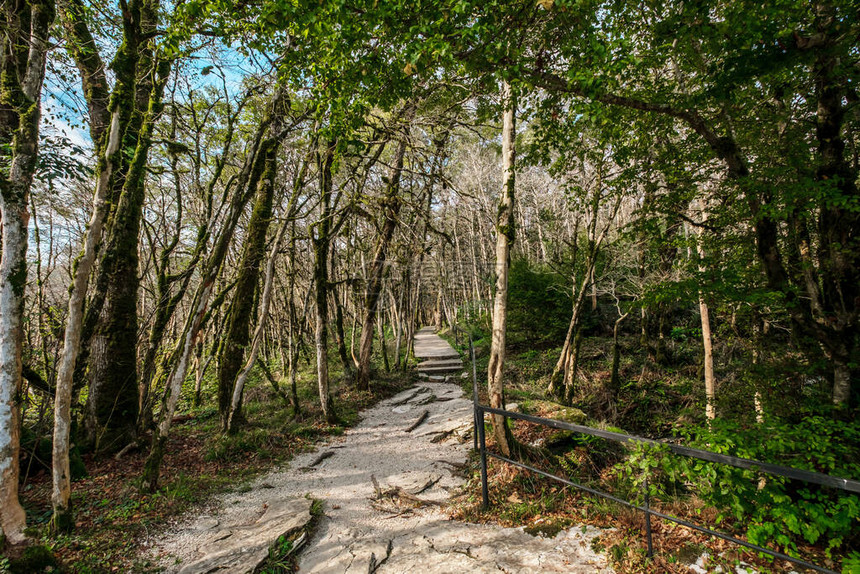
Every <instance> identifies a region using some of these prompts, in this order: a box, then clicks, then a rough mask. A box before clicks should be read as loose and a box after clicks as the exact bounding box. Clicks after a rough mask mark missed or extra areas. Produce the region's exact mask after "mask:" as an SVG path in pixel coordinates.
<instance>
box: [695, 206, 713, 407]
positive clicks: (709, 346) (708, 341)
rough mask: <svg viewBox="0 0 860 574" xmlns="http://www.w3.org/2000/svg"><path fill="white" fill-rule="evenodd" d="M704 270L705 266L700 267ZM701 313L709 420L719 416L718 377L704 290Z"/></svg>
mask: <svg viewBox="0 0 860 574" xmlns="http://www.w3.org/2000/svg"><path fill="white" fill-rule="evenodd" d="M701 206H702V222H703V223H704V222H705V221H707V219H708V214H707V211H706V209H705V204H704V202H702V204H701ZM696 235H697V236H698V237H697V238H696V251H697V253H698V255H699V259H700V260H701V259H703V258H704V257H705V248H704V246H703V245H702V230H701V228H699V229H698V231H697V233H696ZM699 269H700V270H702V271H704V267H703V266H701V264H700V267H699ZM699 314H700V315H701V317H702V350H703V352H704V370H705V416H706V417H707V419H708V420H709V421H712V420H714V419H715V418H716V417H717V412H716V407H715V406H714V402H715V399H716V379H715V377H714V351H713V339H712V337H711V317H710V313H709V311H708V304H707V302H706V301H705V298H704V296H703V295H702V292H701V291H699Z"/></svg>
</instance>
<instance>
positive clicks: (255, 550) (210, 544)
mask: <svg viewBox="0 0 860 574" xmlns="http://www.w3.org/2000/svg"><path fill="white" fill-rule="evenodd" d="M311 503H312V501H311V500H310V499H307V498H287V499H282V500H272V501H270V502H268V503H265V504H264V505H263V507H262V511H263V512H262V516H260V517H259V518H258V519H257V520H255V521H254V522H252V523H250V524H247V523H243V522H242V521H236V522H233V523H232V524H229V525H227V526H224V527H221V528H219V526H220V525H221V523H220V521H218V520H217V519H213V518H204V519H202V520H200V521H198V523H197V524H195V532H198V533H200V535H201V539H200V546H199V547H198V548H197V552H196V556H193V557H191V559H190V562H189V563H188V564H186V565H184V566H182V568H181V569H180V570H179V574H209V572H217V571H219V570H220V571H224V570H229V571H230V572H235V573H236V574H244V573H246V572H254V571H256V569H257V567H258V566H260V564H262V563H263V561H264V560H265V559H266V557H267V556H268V555H269V547H270V546H272V545H273V544H274V543H275V541H277V539H278V538H279V537H280V536H286V535H289V534H290V533H292V532H296V531H298V530H301V529H303V528H304V527H305V526H306V525H307V523H308V522H310V520H311V512H310V511H311ZM195 558H196V559H195Z"/></svg>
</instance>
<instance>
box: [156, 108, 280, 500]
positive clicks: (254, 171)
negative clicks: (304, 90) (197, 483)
mask: <svg viewBox="0 0 860 574" xmlns="http://www.w3.org/2000/svg"><path fill="white" fill-rule="evenodd" d="M282 97H283V94H282V93H279V94H278V95H276V97H275V102H274V103H273V107H275V108H276V107H277V106H278V105H279V102H278V100H279V99H281V98H282ZM270 123H271V118H269V119H267V120H265V121H263V122H261V123H260V126H259V127H258V129H257V134H256V137H255V140H254V142H253V145H252V147H251V151H250V152H249V153H248V156H247V158H246V160H245V165H244V166H243V168H242V171H241V173H240V174H239V184H238V185H237V186H236V188H237V189H236V191H235V192H234V194H233V198H232V199H231V202H230V207H229V213H228V215H227V217H226V221H225V223H224V227H223V228H222V229H221V232H220V233H219V235H218V237H217V239H216V240H215V244H214V246H213V248H212V252H211V254H210V255H209V258H208V260H207V261H206V265H205V266H204V268H203V272H202V277H201V280H200V285H199V286H198V288H197V291H196V293H195V294H194V298H193V299H192V302H191V313H190V314H189V316H188V319H187V321H186V322H185V326H184V328H183V330H182V337H181V339H180V340H181V345H180V346H178V347H177V348H176V350H175V351H174V353H173V355H172V356H171V357H170V361H169V363H168V364H169V365H170V367H169V368H170V369H171V370H170V374H169V376H168V377H167V381H166V384H165V389H164V395H163V397H162V407H161V413H160V415H159V422H158V424H157V425H156V427H155V431H154V432H153V434H152V444H151V446H150V451H149V456H148V457H147V459H146V463H145V465H144V469H143V476H142V478H141V489H142V490H144V491H149V492H155V491H156V490H157V489H158V478H159V475H160V473H161V462H162V460H163V458H164V448H165V445H166V444H167V437H168V435H169V433H170V426H171V423H172V422H173V414H174V413H175V412H176V405H177V403H178V402H179V395H180V393H181V391H182V382H183V381H184V380H185V376H186V375H187V374H188V368H189V366H190V363H191V361H190V359H191V354H192V353H193V352H194V347H195V345H196V344H197V340H198V337H199V336H200V331H201V329H202V327H203V322H204V318H205V317H206V314H207V312H208V310H209V300H210V298H211V297H212V293H213V291H214V289H215V280H216V279H217V277H218V274H219V272H220V270H221V265H222V264H223V263H224V259H225V257H226V256H227V250H228V247H229V246H230V241H231V239H232V238H233V233H234V231H235V229H236V225H237V223H238V222H239V217H240V216H241V215H242V212H243V211H244V209H245V206H246V205H247V203H248V201H249V200H250V199H251V195H252V193H253V191H254V190H256V189H257V183H258V181H259V178H260V176H261V175H262V172H263V169H264V167H265V165H264V164H265V162H264V161H262V157H263V154H262V153H261V151H262V149H263V147H264V142H263V141H262V139H263V135H264V134H265V133H266V130H267V129H268V127H269V125H270Z"/></svg>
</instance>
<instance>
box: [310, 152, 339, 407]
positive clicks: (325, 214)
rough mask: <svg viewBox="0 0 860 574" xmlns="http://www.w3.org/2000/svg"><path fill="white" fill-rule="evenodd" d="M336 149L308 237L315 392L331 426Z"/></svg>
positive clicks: (326, 162)
mask: <svg viewBox="0 0 860 574" xmlns="http://www.w3.org/2000/svg"><path fill="white" fill-rule="evenodd" d="M335 145H336V144H335V143H334V142H332V143H330V144H329V147H328V149H326V150H325V152H324V155H323V156H322V157H321V158H320V160H319V164H320V192H321V199H320V201H321V204H320V205H321V207H320V209H321V213H320V219H319V221H317V223H316V225H315V226H314V227H315V228H316V230H315V231H316V233H315V234H313V231H312V236H311V240H312V242H313V245H314V284H315V286H316V297H315V298H314V302H315V304H316V306H315V311H316V317H315V318H316V326H315V329H314V346H315V347H316V358H317V390H318V392H319V399H320V407H321V408H322V413H323V418H324V419H325V420H326V422H328V423H331V424H334V423H335V422H336V421H337V416H336V415H335V412H334V401H333V400H332V396H331V391H330V390H329V376H328V253H329V247H330V244H331V237H330V231H331V192H332V165H333V163H334V154H335V149H334V147H335Z"/></svg>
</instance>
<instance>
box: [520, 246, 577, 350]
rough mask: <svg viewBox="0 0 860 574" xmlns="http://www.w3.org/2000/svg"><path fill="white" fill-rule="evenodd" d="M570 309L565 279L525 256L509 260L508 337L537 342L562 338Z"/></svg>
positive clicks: (568, 287)
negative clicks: (530, 261)
mask: <svg viewBox="0 0 860 574" xmlns="http://www.w3.org/2000/svg"><path fill="white" fill-rule="evenodd" d="M570 310H571V301H570V286H569V285H568V284H567V281H566V280H565V278H563V277H561V276H560V275H559V274H558V273H555V272H553V271H551V270H549V269H548V268H546V267H543V266H540V265H537V264H534V263H529V261H527V260H526V259H516V260H514V261H512V262H511V269H510V275H509V277H508V331H509V332H510V333H511V338H512V339H515V340H520V341H522V340H525V341H528V342H529V344H538V345H542V344H553V343H558V342H559V341H563V340H564V335H565V332H566V330H567V326H568V322H569V321H570V312H571V311H570Z"/></svg>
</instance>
